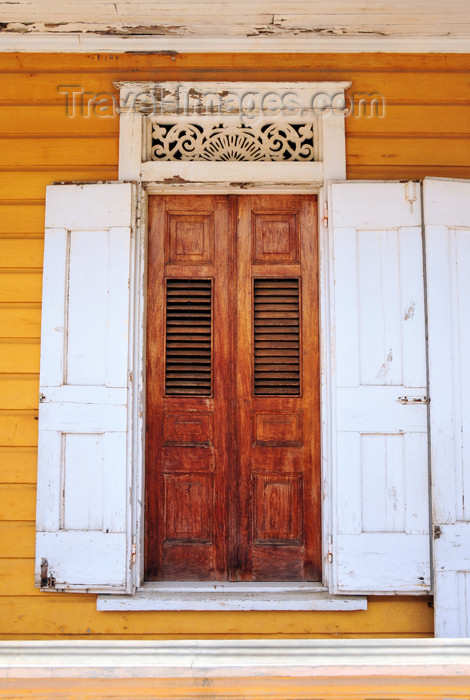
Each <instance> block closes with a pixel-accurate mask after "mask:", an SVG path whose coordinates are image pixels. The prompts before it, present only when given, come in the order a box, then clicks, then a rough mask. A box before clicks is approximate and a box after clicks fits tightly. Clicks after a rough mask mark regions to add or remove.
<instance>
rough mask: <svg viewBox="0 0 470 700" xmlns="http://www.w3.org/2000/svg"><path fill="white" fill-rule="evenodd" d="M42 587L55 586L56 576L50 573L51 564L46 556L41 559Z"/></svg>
mask: <svg viewBox="0 0 470 700" xmlns="http://www.w3.org/2000/svg"><path fill="white" fill-rule="evenodd" d="M41 588H55V578H54V576H53V575H52V573H49V564H48V561H47V559H44V557H43V558H42V559H41Z"/></svg>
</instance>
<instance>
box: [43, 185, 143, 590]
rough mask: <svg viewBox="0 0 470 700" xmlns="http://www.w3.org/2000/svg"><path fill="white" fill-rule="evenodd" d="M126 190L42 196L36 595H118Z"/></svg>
mask: <svg viewBox="0 0 470 700" xmlns="http://www.w3.org/2000/svg"><path fill="white" fill-rule="evenodd" d="M133 188H134V186H133V185H131V184H124V183H110V184H96V185H95V184H93V185H91V184H90V185H56V186H51V187H48V188H47V198H46V233H45V251H44V282H43V306H42V329H41V374H40V392H41V396H40V410H39V458H38V498H37V537H36V583H37V585H42V587H46V588H55V589H57V590H88V591H108V592H112V591H120V592H122V591H128V590H129V587H130V574H129V552H128V549H129V544H128V540H129V537H128V535H129V532H128V527H127V519H128V510H129V505H128V502H129V486H130V475H129V473H128V471H129V469H128V465H129V463H130V460H129V458H128V455H129V454H130V449H131V448H130V436H129V431H128V422H129V414H128V393H129V388H128V385H129V372H130V369H131V368H130V366H129V357H130V355H129V353H130V350H129V348H130V342H129V340H130V337H129V336H130V333H129V328H130V295H131V291H130V273H131V261H132V251H131V244H132V241H133V237H132V233H131V232H132V226H133V218H134V209H135V207H134V191H133Z"/></svg>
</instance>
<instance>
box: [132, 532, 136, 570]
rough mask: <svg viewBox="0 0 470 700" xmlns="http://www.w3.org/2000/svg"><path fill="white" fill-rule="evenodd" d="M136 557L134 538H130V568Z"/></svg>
mask: <svg viewBox="0 0 470 700" xmlns="http://www.w3.org/2000/svg"><path fill="white" fill-rule="evenodd" d="M136 556H137V542H136V539H135V537H133V538H132V549H131V566H133V565H134V564H135V559H136Z"/></svg>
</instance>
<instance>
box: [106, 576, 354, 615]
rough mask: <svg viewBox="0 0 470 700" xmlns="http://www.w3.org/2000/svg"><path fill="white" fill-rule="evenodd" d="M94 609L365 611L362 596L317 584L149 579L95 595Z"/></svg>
mask: <svg viewBox="0 0 470 700" xmlns="http://www.w3.org/2000/svg"><path fill="white" fill-rule="evenodd" d="M97 610H114V611H116V610H118V611H130V610H175V611H176V610H227V611H230V610H231V611H234V610H239V611H248V610H260V611H261V610H279V611H281V610H312V611H313V610H318V611H322V610H325V611H326V610H351V611H352V610H367V598H366V596H349V595H348V596H341V595H330V594H329V593H328V591H327V590H326V589H325V587H324V586H323V584H321V583H315V582H311V583H304V582H292V583H289V582H282V581H274V582H270V583H269V582H263V583H251V582H246V583H238V582H236V583H235V582H222V581H204V582H200V581H194V582H193V581H152V582H148V583H145V584H144V585H143V586H141V587H140V588H139V589H138V590H137V591H136V593H135V594H134V595H99V596H98V600H97Z"/></svg>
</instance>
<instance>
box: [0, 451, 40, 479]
mask: <svg viewBox="0 0 470 700" xmlns="http://www.w3.org/2000/svg"><path fill="white" fill-rule="evenodd" d="M37 459H38V455H37V450H36V449H35V448H34V447H0V483H3V484H6V483H10V484H15V483H17V484H35V483H36V472H37Z"/></svg>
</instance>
